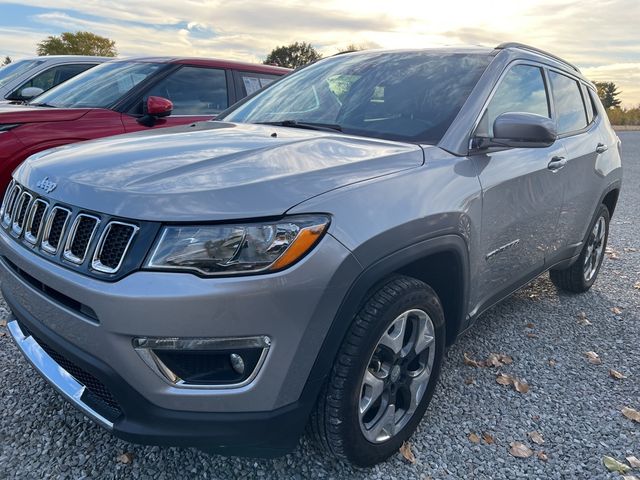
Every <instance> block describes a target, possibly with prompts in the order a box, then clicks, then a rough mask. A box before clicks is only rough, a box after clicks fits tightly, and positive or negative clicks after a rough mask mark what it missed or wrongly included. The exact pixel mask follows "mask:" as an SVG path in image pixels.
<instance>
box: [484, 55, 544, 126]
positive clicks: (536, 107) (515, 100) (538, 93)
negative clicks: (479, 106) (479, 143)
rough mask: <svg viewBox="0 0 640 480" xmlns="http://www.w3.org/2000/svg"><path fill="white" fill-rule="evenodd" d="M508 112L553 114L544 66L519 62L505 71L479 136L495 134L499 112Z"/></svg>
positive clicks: (485, 115)
mask: <svg viewBox="0 0 640 480" xmlns="http://www.w3.org/2000/svg"><path fill="white" fill-rule="evenodd" d="M507 112H523V113H535V114H537V115H542V116H544V117H549V118H550V117H551V115H550V114H549V101H548V97H547V89H546V88H545V84H544V77H543V74H542V69H541V68H539V67H534V66H532V65H516V66H514V67H512V68H511V69H510V70H509V71H508V72H507V73H506V75H505V76H504V77H503V78H502V81H501V82H500V85H498V88H497V89H496V91H495V93H494V95H493V98H492V99H491V101H490V102H489V105H488V106H487V110H486V111H485V113H484V114H483V116H482V119H481V120H480V125H479V126H478V130H477V132H476V135H478V136H481V137H492V136H493V123H494V122H495V120H496V118H497V117H498V116H499V115H501V114H503V113H507Z"/></svg>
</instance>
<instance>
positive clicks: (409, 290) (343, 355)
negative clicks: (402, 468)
mask: <svg viewBox="0 0 640 480" xmlns="http://www.w3.org/2000/svg"><path fill="white" fill-rule="evenodd" d="M411 309H420V310H422V311H424V312H426V314H427V315H428V316H429V317H430V319H431V322H432V324H433V327H434V328H433V331H434V341H433V344H432V345H433V346H430V347H429V348H433V349H434V350H435V355H434V357H433V360H432V361H433V363H432V365H433V366H432V369H431V375H430V376H429V379H428V383H427V384H426V389H425V390H424V394H423V396H422V399H421V400H420V402H419V403H417V408H416V409H415V412H414V413H413V415H412V416H411V415H409V416H408V417H406V418H407V419H408V422H407V423H406V425H404V427H403V428H401V429H399V431H397V432H396V433H395V434H394V435H393V436H392V437H391V438H389V439H388V440H385V441H383V442H382V443H372V442H371V441H369V440H368V439H367V438H366V437H365V435H364V433H363V432H362V430H361V426H360V417H359V413H358V406H359V402H360V398H361V388H362V387H361V385H362V384H361V382H362V379H363V376H364V374H365V370H366V369H367V368H369V362H370V361H371V359H372V355H373V353H374V349H376V348H377V346H378V341H379V339H380V338H381V337H382V335H383V334H385V331H386V332H387V333H388V331H389V329H390V328H392V325H394V323H393V322H394V321H395V319H396V318H397V317H398V316H399V315H400V314H402V313H403V312H407V311H408V310H411ZM444 349H445V322H444V313H443V310H442V306H441V304H440V300H439V298H438V296H437V295H436V293H435V292H434V291H433V290H432V289H431V287H429V286H428V285H427V284H425V283H424V282H421V281H419V280H416V279H414V278H410V277H404V276H395V277H392V278H391V279H389V280H388V281H387V282H385V283H384V284H382V286H381V287H380V288H378V289H377V290H376V291H375V292H374V293H373V294H372V295H371V296H370V297H369V298H368V299H367V300H366V302H365V304H364V306H363V307H362V308H361V310H360V311H359V313H358V314H357V315H356V317H355V319H354V321H353V323H352V325H351V327H350V328H349V331H348V332H347V334H346V337H345V339H344V341H343V342H342V345H341V347H340V350H339V352H338V355H337V357H336V360H335V363H334V366H333V368H332V371H331V374H330V377H329V379H328V381H327V382H326V384H325V385H324V387H323V389H322V391H321V393H320V396H319V398H318V402H317V405H316V408H315V410H314V412H313V413H312V415H311V419H310V422H309V433H310V434H311V437H312V439H314V440H315V441H316V443H317V444H319V445H320V447H321V448H323V449H324V450H325V451H327V452H329V453H331V454H333V455H334V456H336V457H337V458H339V459H341V460H346V461H348V462H350V463H352V464H354V465H357V466H361V467H367V466H371V465H375V464H377V463H379V462H382V461H384V460H385V459H387V458H388V457H389V456H391V455H393V454H394V453H395V452H397V451H398V449H399V448H400V446H401V445H402V442H404V441H405V440H406V439H407V438H409V437H410V436H411V434H413V432H414V431H415V429H416V428H417V426H418V424H419V423H420V420H421V419H422V417H423V415H424V412H425V410H426V409H427V406H428V405H429V402H430V400H431V397H432V396H433V392H434V389H435V387H436V383H437V379H438V375H439V373H440V367H441V365H442V359H443V356H444ZM394 403H395V401H394Z"/></svg>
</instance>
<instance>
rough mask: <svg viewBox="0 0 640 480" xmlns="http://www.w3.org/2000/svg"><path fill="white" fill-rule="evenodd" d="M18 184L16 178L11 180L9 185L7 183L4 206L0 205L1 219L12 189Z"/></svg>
mask: <svg viewBox="0 0 640 480" xmlns="http://www.w3.org/2000/svg"><path fill="white" fill-rule="evenodd" d="M15 186H16V181H15V180H11V182H9V185H7V189H6V190H5V191H4V196H3V197H2V206H1V207H0V219H2V217H4V209H5V208H6V206H7V200H8V199H9V196H10V195H11V190H13V187H15Z"/></svg>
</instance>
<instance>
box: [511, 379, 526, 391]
mask: <svg viewBox="0 0 640 480" xmlns="http://www.w3.org/2000/svg"><path fill="white" fill-rule="evenodd" d="M513 388H515V389H516V392H518V393H527V392H528V391H529V385H527V383H526V382H523V381H522V380H514V382H513Z"/></svg>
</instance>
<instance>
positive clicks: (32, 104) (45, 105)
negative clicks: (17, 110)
mask: <svg viewBox="0 0 640 480" xmlns="http://www.w3.org/2000/svg"><path fill="white" fill-rule="evenodd" d="M27 105H31V106H34V107H47V108H58V107H56V106H55V105H49V104H48V103H27Z"/></svg>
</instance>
